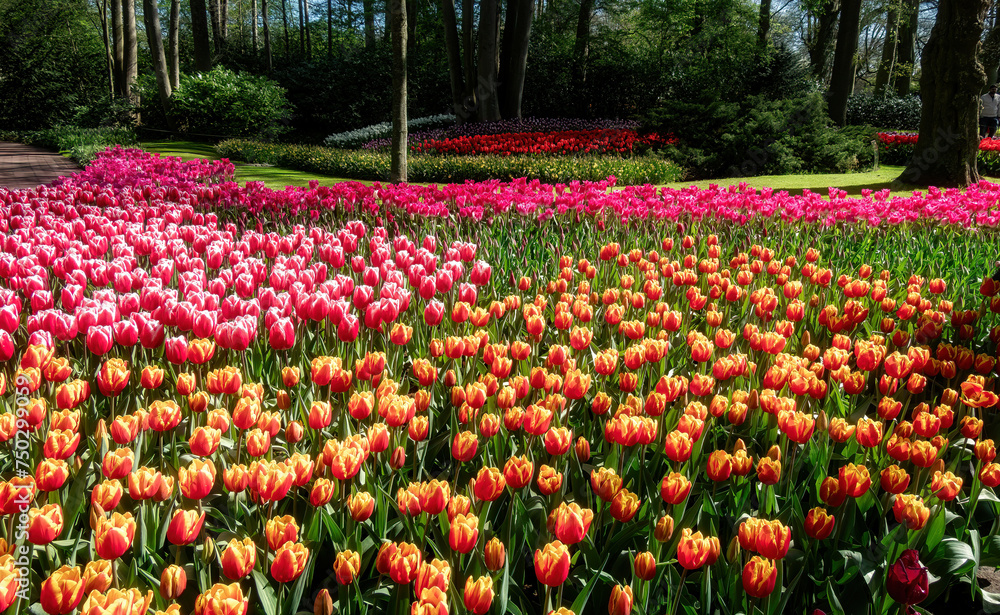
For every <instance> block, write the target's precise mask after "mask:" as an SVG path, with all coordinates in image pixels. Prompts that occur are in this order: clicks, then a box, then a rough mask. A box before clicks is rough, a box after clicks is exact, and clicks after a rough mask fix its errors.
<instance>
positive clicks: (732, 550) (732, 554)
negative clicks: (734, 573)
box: [726, 536, 742, 562]
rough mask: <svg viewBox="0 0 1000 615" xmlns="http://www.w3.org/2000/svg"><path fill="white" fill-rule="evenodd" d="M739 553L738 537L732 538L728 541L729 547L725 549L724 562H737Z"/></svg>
mask: <svg viewBox="0 0 1000 615" xmlns="http://www.w3.org/2000/svg"><path fill="white" fill-rule="evenodd" d="M741 551H742V549H741V547H740V537H739V536H733V539H732V540H730V541H729V546H728V547H727V548H726V561H729V562H735V561H737V560H739V558H740V552H741Z"/></svg>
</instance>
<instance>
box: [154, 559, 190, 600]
mask: <svg viewBox="0 0 1000 615" xmlns="http://www.w3.org/2000/svg"><path fill="white" fill-rule="evenodd" d="M186 588H187V573H185V572H184V569H183V568H181V567H180V566H177V565H175V564H171V565H169V566H167V567H166V568H164V569H163V572H162V573H161V574H160V595H161V596H162V597H163V599H164V600H176V599H177V598H179V597H180V595H181V594H183V593H184V590H185V589H186Z"/></svg>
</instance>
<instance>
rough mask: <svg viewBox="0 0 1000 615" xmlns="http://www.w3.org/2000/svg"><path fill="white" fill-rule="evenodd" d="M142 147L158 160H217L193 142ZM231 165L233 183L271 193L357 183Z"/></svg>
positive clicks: (209, 149) (209, 147) (210, 148)
mask: <svg viewBox="0 0 1000 615" xmlns="http://www.w3.org/2000/svg"><path fill="white" fill-rule="evenodd" d="M141 147H142V149H144V150H146V151H147V152H151V153H156V154H160V155H161V156H179V157H180V158H181V159H183V160H191V159H192V158H208V159H210V160H216V159H217V158H219V155H218V153H217V152H216V151H215V147H214V146H212V145H210V144H208V143H199V142H196V141H147V142H145V143H142V144H141ZM233 164H235V165H236V181H238V182H239V183H244V182H253V181H262V182H264V185H265V186H267V187H268V188H271V189H272V190H281V189H282V188H284V187H285V186H299V187H302V188H305V187H307V186H308V185H309V182H310V181H311V180H317V181H319V183H320V185H324V186H329V185H331V184H336V183H338V182H345V181H358V180H349V179H344V178H341V177H329V176H327V175H316V174H315V173H306V172H304V171H294V170H291V169H282V168H279V167H270V166H261V165H255V164H246V163H244V162H234V163H233ZM361 183H363V184H369V185H370V184H371V183H372V182H370V181H362V182H361Z"/></svg>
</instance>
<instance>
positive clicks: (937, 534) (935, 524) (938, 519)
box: [927, 515, 945, 551]
mask: <svg viewBox="0 0 1000 615" xmlns="http://www.w3.org/2000/svg"><path fill="white" fill-rule="evenodd" d="M944 526H945V519H944V515H934V519H933V520H932V521H931V524H930V526H928V528H927V550H928V551H933V550H934V547H936V546H937V545H938V543H939V542H941V539H942V538H944Z"/></svg>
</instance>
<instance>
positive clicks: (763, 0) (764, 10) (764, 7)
mask: <svg viewBox="0 0 1000 615" xmlns="http://www.w3.org/2000/svg"><path fill="white" fill-rule="evenodd" d="M770 30H771V0H760V17H759V18H758V20H757V45H758V46H759V47H760V48H761V49H763V48H764V46H765V45H766V44H767V34H768V32H770Z"/></svg>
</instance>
